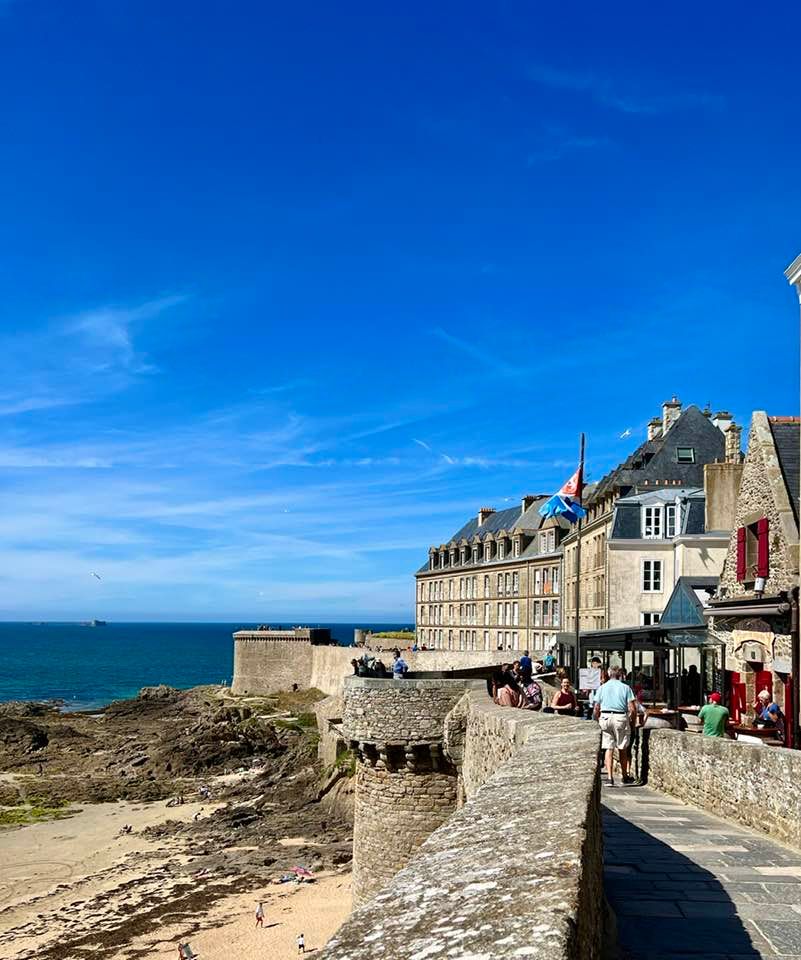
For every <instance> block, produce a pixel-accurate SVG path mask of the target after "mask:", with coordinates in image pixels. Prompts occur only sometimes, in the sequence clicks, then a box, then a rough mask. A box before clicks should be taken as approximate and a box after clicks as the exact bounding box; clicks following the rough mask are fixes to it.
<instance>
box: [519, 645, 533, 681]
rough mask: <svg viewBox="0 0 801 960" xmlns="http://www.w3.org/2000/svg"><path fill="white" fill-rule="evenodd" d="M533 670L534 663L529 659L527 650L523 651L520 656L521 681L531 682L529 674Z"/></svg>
mask: <svg viewBox="0 0 801 960" xmlns="http://www.w3.org/2000/svg"><path fill="white" fill-rule="evenodd" d="M533 671H534V664H533V663H532V661H531V657H530V656H529V653H528V650H524V651H523V656H522V657H521V658H520V674H521V676H522V677H523V683H525V684H529V683H531V674H532V673H533Z"/></svg>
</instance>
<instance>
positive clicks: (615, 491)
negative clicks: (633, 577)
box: [562, 397, 741, 633]
mask: <svg viewBox="0 0 801 960" xmlns="http://www.w3.org/2000/svg"><path fill="white" fill-rule="evenodd" d="M739 436H740V434H739V427H737V425H736V424H734V423H733V422H732V419H731V415H730V414H728V413H725V412H721V413H718V414H715V415H712V414H711V413H709V412H704V413H702V412H701V411H700V410H699V409H698V408H697V407H694V406H690V407H688V408H687V409H685V410H682V407H681V403H680V402H679V401H678V400H677V399H676V398H675V397H674V398H673V399H672V400H669V401H667V402H666V403H665V404H663V407H662V416H661V418H654V420H652V421H651V423H650V424H649V427H648V440H647V441H646V442H645V443H644V444H642V445H641V446H640V447H639V448H638V449H637V450H635V451H634V453H633V454H631V456H629V457H628V458H627V459H626V460H625V461H624V462H623V463H621V464H620V465H619V466H618V467H616V468H615V469H614V470H613V471H611V473H609V474H607V475H606V476H605V477H603V479H601V480H600V481H599V482H598V483H596V484H593V485H592V486H591V487H588V488H587V495H586V498H585V506H586V508H587V513H588V515H587V519H586V520H585V521H584V522H583V524H582V529H581V551H580V565H581V569H580V570H579V572H578V581H579V584H580V594H579V596H580V607H581V613H580V621H581V622H580V624H579V626H580V629H581V630H582V631H585V630H587V631H592V630H606V629H608V628H609V627H610V626H612V625H613V623H614V622H615V621H617V622H620V618H617V617H616V616H615V612H614V611H613V610H612V605H613V604H614V603H615V602H616V601H617V600H618V599H619V596H620V593H619V591H617V592H616V591H615V590H612V589H610V571H609V551H608V544H609V538H610V534H611V531H612V521H613V519H614V508H615V505H616V504H617V502H618V500H619V499H620V498H621V497H627V496H631V495H634V494H639V493H646V492H648V491H652V490H664V489H665V488H679V487H691V486H694V487H701V486H702V484H703V471H704V465H705V464H707V463H712V462H714V461H716V460H719V461H723V460H724V459H729V458H730V459H731V460H732V461H735V460H739V459H740V457H741V454H740V451H739ZM727 437H728V438H729V439H728V442H727ZM680 451H682V455H684V454H686V457H687V459H686V461H685V460H682V459H680V456H679V452H680ZM689 451H692V453H691V454H690V453H689ZM577 541H578V531H577V530H571V532H570V533H569V534H568V536H566V537H565V539H564V556H565V570H564V577H563V578H562V579H563V583H564V614H563V619H564V629H565V630H566V631H567V632H569V633H574V632H575V629H576V579H577V574H576V560H577V553H578V546H577ZM627 576H628V573H627ZM629 585H630V584H629ZM668 596H669V593H666V594H665V595H664V599H665V600H667V598H668ZM626 616H629V612H627V613H626ZM626 625H627V626H629V625H631V624H626Z"/></svg>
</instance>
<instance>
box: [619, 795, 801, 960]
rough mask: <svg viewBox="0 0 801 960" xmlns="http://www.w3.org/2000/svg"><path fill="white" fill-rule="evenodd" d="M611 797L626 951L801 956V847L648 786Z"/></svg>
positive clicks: (724, 958)
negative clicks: (779, 841) (799, 850)
mask: <svg viewBox="0 0 801 960" xmlns="http://www.w3.org/2000/svg"><path fill="white" fill-rule="evenodd" d="M765 788H766V789H770V784H765ZM602 802H603V822H604V850H605V853H604V886H605V890H606V896H607V899H608V900H609V903H610V905H611V907H612V909H613V910H614V912H615V914H616V916H617V928H618V942H619V945H620V960H679V958H695V960H698V958H701V957H703V958H704V960H735V958H736V960H745V958H749V960H755V958H758V957H784V958H785V960H791V958H795V960H801V853H796V852H795V851H793V850H791V849H789V848H787V847H784V846H781V845H780V844H777V843H774V842H772V841H771V840H770V839H768V838H767V837H765V836H762V835H761V834H758V833H755V832H754V831H752V830H748V829H746V828H744V827H738V826H735V825H734V824H731V823H728V822H726V821H724V820H720V819H718V818H717V817H713V816H711V815H710V814H707V813H704V812H702V811H701V810H698V809H696V808H695V807H689V806H687V805H685V804H683V803H681V802H680V801H678V800H674V799H673V798H672V797H668V796H666V795H664V794H660V793H657V792H655V791H654V790H650V789H649V788H647V787H616V788H614V789H610V788H609V787H607V786H606V785H604V787H603V796H602Z"/></svg>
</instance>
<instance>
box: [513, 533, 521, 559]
mask: <svg viewBox="0 0 801 960" xmlns="http://www.w3.org/2000/svg"><path fill="white" fill-rule="evenodd" d="M512 553H513V555H514V556H515V557H519V556H520V537H515V538H514V540H513V541H512Z"/></svg>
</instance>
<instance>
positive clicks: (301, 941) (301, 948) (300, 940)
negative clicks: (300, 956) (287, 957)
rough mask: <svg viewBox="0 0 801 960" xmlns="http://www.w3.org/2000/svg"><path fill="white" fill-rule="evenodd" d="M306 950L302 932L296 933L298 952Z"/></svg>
mask: <svg viewBox="0 0 801 960" xmlns="http://www.w3.org/2000/svg"><path fill="white" fill-rule="evenodd" d="M305 952H306V940H305V939H304V936H303V934H302V933H299V934H298V953H305Z"/></svg>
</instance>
